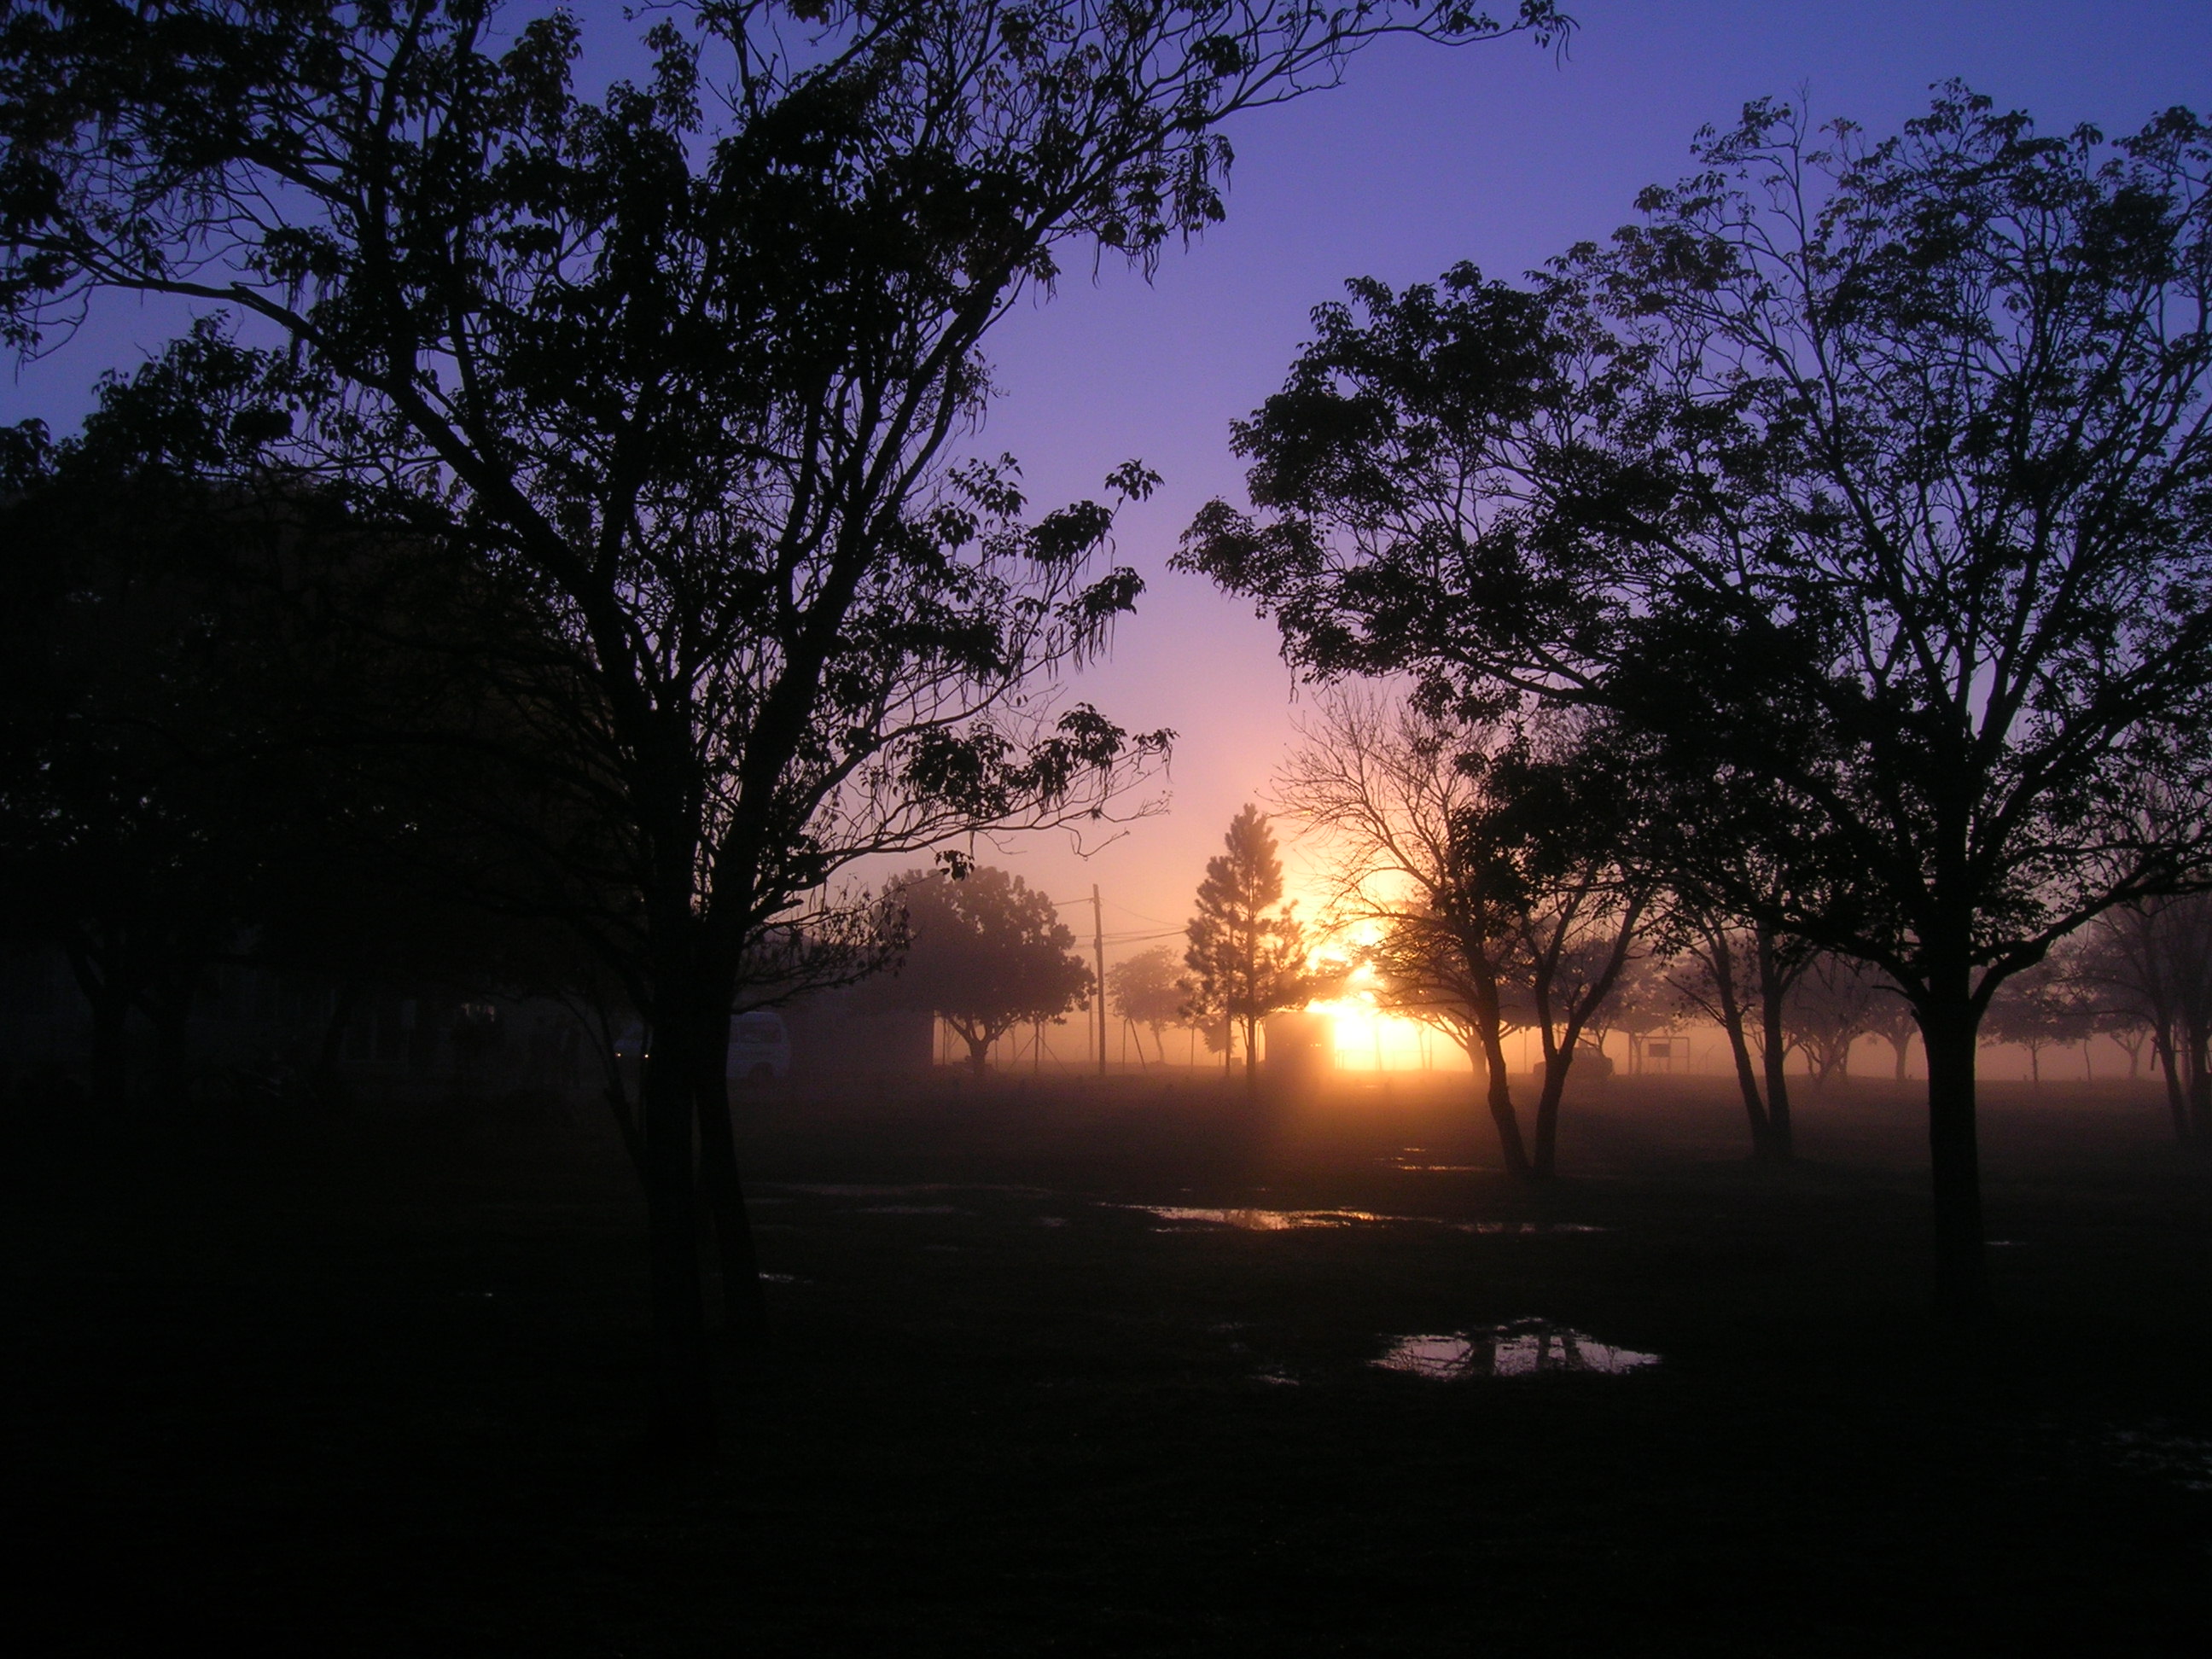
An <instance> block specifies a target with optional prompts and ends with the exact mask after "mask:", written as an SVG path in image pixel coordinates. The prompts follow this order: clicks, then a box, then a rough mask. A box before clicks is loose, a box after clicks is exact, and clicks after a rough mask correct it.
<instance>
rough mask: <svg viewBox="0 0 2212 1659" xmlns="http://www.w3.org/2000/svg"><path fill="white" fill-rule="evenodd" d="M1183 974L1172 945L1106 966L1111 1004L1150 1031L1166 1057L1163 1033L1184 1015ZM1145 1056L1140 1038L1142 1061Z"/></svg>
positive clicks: (1123, 1017)
mask: <svg viewBox="0 0 2212 1659" xmlns="http://www.w3.org/2000/svg"><path fill="white" fill-rule="evenodd" d="M1106 995H1107V1006H1109V1008H1111V1009H1112V1010H1113V1011H1114V1012H1115V1015H1116V1016H1118V1017H1119V1018H1121V1019H1123V1020H1125V1021H1127V1023H1128V1024H1132V1025H1141V1026H1143V1027H1144V1028H1145V1029H1146V1030H1148V1031H1150V1032H1151V1033H1152V1046H1153V1047H1154V1048H1158V1050H1159V1052H1160V1058H1161V1059H1162V1060H1165V1059H1166V1058H1167V1048H1166V1047H1165V1045H1164V1040H1163V1033H1164V1032H1165V1031H1166V1030H1167V1028H1168V1027H1169V1026H1170V1025H1174V1024H1179V1023H1180V1022H1181V1021H1182V1005H1183V1000H1184V996H1185V993H1184V991H1183V988H1182V963H1180V962H1179V961H1177V960H1176V951H1175V947H1174V946H1173V945H1154V946H1153V947H1152V949H1151V950H1149V951H1139V952H1138V953H1137V954H1136V955H1135V956H1133V957H1127V958H1126V959H1125V960H1123V961H1121V962H1117V963H1115V964H1114V965H1113V966H1112V967H1111V968H1109V969H1107V970H1106ZM1144 1057H1145V1050H1144V1045H1143V1044H1142V1043H1141V1042H1139V1044H1138V1046H1137V1059H1138V1060H1139V1063H1141V1062H1142V1061H1143V1060H1144Z"/></svg>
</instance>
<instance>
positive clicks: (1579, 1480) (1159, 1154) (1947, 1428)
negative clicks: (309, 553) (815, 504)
mask: <svg viewBox="0 0 2212 1659" xmlns="http://www.w3.org/2000/svg"><path fill="white" fill-rule="evenodd" d="M1462 1087H1463V1085H1462ZM1985 1099H1986V1109H1985V1147H1986V1158H1987V1164H1988V1184H1989V1192H1990V1237H1992V1239H1994V1240H2001V1241H2005V1242H2004V1243H2002V1245H2001V1246H2000V1247H1999V1248H1996V1249H1994V1250H1993V1252H1992V1261H1993V1264H1994V1271H1995V1273H1996V1284H1997V1291H1998V1296H1999V1298H2000V1303H2001V1307H2002V1312H2001V1315H2000V1316H1999V1317H1998V1319H1997V1320H1996V1322H1995V1323H1994V1325H1993V1326H1992V1327H1991V1328H1989V1329H1986V1330H1982V1331H1978V1332H1973V1333H1966V1334H1960V1333H1955V1332H1948V1331H1946V1330H1944V1329H1942V1328H1939V1327H1937V1326H1936V1325H1935V1324H1933V1323H1932V1322H1930V1321H1929V1319H1928V1318H1927V1317H1926V1316H1924V1313H1923V1309H1924V1305H1925V1301H1926V1281H1925V1273H1924V1269H1925V1260H1924V1258H1925V1251H1924V1248H1923V1245H1924V1237H1925V1233H1926V1230H1927V1221H1926V1214H1925V1201H1924V1197H1923V1176H1922V1174H1921V1166H1922V1158H1921V1155H1920V1139H1919V1134H1920V1131H1919V1119H1918V1115H1917V1103H1915V1102H1914V1101H1913V1100H1912V1099H1911V1097H1910V1096H1909V1095H1908V1094H1905V1093H1900V1092H1898V1091H1893V1089H1891V1088H1890V1087H1889V1086H1888V1085H1868V1084H1862V1085H1853V1087H1852V1088H1851V1089H1850V1090H1849V1091H1842V1092H1839V1093H1838V1095H1836V1096H1835V1097H1832V1098H1829V1099H1825V1100H1823V1099H1819V1098H1817V1097H1816V1098H1814V1099H1812V1100H1810V1101H1808V1102H1807V1103H1804V1104H1803V1105H1802V1117H1803V1125H1802V1153H1803V1158H1802V1163H1801V1164H1799V1165H1798V1166H1797V1167H1796V1168H1793V1169H1790V1170H1781V1171H1765V1170H1755V1169H1753V1167H1751V1166H1750V1165H1749V1164H1747V1162H1746V1161H1745V1159H1744V1157H1743V1133H1742V1128H1741V1122H1740V1120H1739V1118H1738V1117H1737V1116H1736V1115H1735V1112H1734V1111H1733V1110H1732V1109H1731V1108H1730V1106H1729V1101H1728V1098H1727V1096H1726V1094H1725V1092H1724V1091H1723V1087H1722V1085H1720V1083H1719V1082H1718V1081H1717V1080H1703V1079H1679V1080H1677V1079H1650V1080H1644V1081H1638V1080H1634V1079H1621V1080H1618V1081H1616V1082H1614V1083H1613V1084H1611V1085H1606V1086H1605V1087H1604V1088H1603V1089H1601V1090H1592V1091H1589V1092H1588V1093H1586V1094H1584V1095H1583V1096H1580V1097H1577V1098H1575V1099H1574V1100H1572V1101H1571V1103H1570V1107H1569V1112H1568V1118H1567V1127H1566V1132H1565V1141H1564V1146H1563V1165H1564V1169H1565V1175H1564V1177H1563V1178H1562V1179H1561V1180H1559V1181H1558V1182H1555V1183H1553V1185H1552V1186H1551V1187H1549V1188H1546V1189H1543V1190H1541V1191H1530V1190H1527V1189H1522V1188H1514V1187H1512V1186H1510V1185H1509V1184H1508V1183H1507V1182H1505V1181H1504V1179H1503V1178H1502V1177H1501V1176H1498V1174H1497V1173H1496V1172H1495V1169H1494V1158H1492V1156H1491V1155H1490V1152H1489V1148H1488V1146H1486V1143H1485V1139H1484V1132H1483V1130H1482V1127H1481V1125H1480V1122H1479V1121H1478V1120H1477V1119H1476V1118H1475V1116H1474V1114H1473V1113H1472V1111H1471V1110H1470V1108H1469V1104H1468V1101H1467V1100H1466V1099H1465V1097H1464V1096H1463V1094H1462V1093H1461V1092H1460V1091H1457V1090H1453V1089H1448V1088H1446V1087H1445V1086H1443V1084H1442V1082H1441V1081H1437V1082H1435V1083H1432V1084H1429V1085H1425V1084H1424V1081H1423V1079H1419V1077H1418V1076H1401V1077H1400V1078H1398V1079H1395V1080H1394V1082H1393V1084H1392V1085H1391V1086H1390V1087H1389V1088H1388V1089H1385V1088H1383V1087H1381V1086H1378V1085H1375V1084H1373V1083H1371V1082H1370V1083H1359V1082H1356V1081H1353V1080H1350V1079H1347V1080H1346V1081H1345V1082H1344V1083H1343V1084H1342V1085H1341V1086H1340V1089H1339V1091H1337V1092H1335V1093H1334V1094H1333V1095H1331V1096H1329V1097H1325V1098H1322V1099H1319V1100H1316V1101H1313V1102H1310V1103H1305V1104H1304V1105H1302V1106H1299V1107H1297V1108H1277V1109H1273V1110H1271V1111H1269V1112H1267V1113H1264V1114H1261V1115H1259V1116H1257V1117H1255V1116H1254V1115H1251V1114H1250V1113H1249V1112H1248V1111H1247V1110H1246V1109H1244V1108H1243V1106H1242V1105H1241V1104H1240V1103H1239V1097H1237V1095H1235V1094H1234V1093H1224V1092H1223V1091H1220V1090H1219V1088H1218V1085H1217V1084H1215V1083H1213V1082H1212V1081H1211V1080H1208V1079H1185V1080H1183V1081H1182V1082H1181V1083H1180V1084H1165V1083H1162V1082H1160V1081H1158V1079H1157V1076H1156V1077H1154V1078H1152V1079H1113V1080H1110V1081H1109V1082H1105V1083H1096V1082H1085V1083H1077V1082H1074V1081H1072V1080H1070V1081H1062V1082H1058V1083H1053V1082H1049V1081H1048V1082H1046V1083H1044V1084H1041V1085H1040V1084H1031V1085H1028V1086H1018V1085H1002V1086H1000V1087H997V1088H992V1089H987V1090H968V1089H963V1088H961V1087H958V1086H957V1085H952V1084H951V1083H945V1084H942V1085H933V1086H931V1087H928V1088H922V1089H916V1090H914V1091H910V1092H909V1093H908V1095H906V1096H902V1097H890V1098H883V1097H878V1098H874V1099H871V1100H867V1101H860V1100H856V1099H849V1098H836V1099H808V1098H804V1097H778V1098H769V1099H760V1100H755V1101H750V1102H747V1103H745V1104H744V1109H743V1123H742V1133H743V1137H744V1152H745V1157H746V1160H747V1166H748V1167H747V1174H748V1176H749V1178H750V1180H751V1181H752V1182H753V1185H752V1188H751V1193H752V1196H753V1199H754V1200H755V1201H756V1204H757V1209H756V1211H755V1218H756V1220H757V1222H758V1223H759V1224H760V1243H761V1247H762V1250H763V1257H764V1261H765V1264H766V1266H767V1267H768V1268H769V1271H770V1272H771V1273H774V1274H775V1275H776V1276H777V1277H776V1279H775V1282H774V1283H772V1285H770V1294H771V1299H772V1306H773V1311H774V1315H775V1326H776V1343H777V1350H776V1354H775V1358H774V1360H773V1362H772V1363H771V1364H770V1365H769V1367H768V1369H767V1370H766V1372H765V1374H763V1375H757V1376H732V1377H731V1378H730V1379H729V1384H728V1388H727V1390H726V1434H725V1439H726V1454H725V1455H724V1457H723V1458H722V1460H721V1461H720V1463H719V1464H718V1465H716V1466H715V1467H713V1468H708V1469H705V1470H702V1471H696V1472H692V1473H689V1474H665V1473H657V1472H655V1471H653V1469H652V1468H648V1467H647V1466H646V1465H644V1464H643V1463H641V1461H640V1460H639V1459H638V1458H637V1457H636V1456H635V1454H634V1446H635V1437H636V1435H637V1432H638V1430H639V1427H640V1424H641V1415H640V1407H641V1379H642V1375H643V1362H644V1357H645V1330H644V1324H643V1255H644V1251H643V1232H642V1224H641V1214H640V1206H639V1203H638V1200H637V1198H636V1195H635V1184H634V1182H632V1180H631V1177H630V1176H629V1170H628V1169H627V1167H626V1166H625V1165H624V1164H623V1162H622V1158H621V1154H620V1152H619V1150H618V1148H617V1145H616V1143H615V1141H614V1138H613V1136H612V1134H611V1131H610V1130H609V1129H608V1128H607V1127H606V1126H605V1125H603V1124H601V1123H600V1122H599V1121H597V1120H595V1119H586V1120H583V1121H575V1122H563V1121H561V1120H560V1119H559V1118H558V1117H557V1116H555V1115H548V1116H543V1117H537V1118H532V1117H527V1116H524V1115H517V1114H513V1113H511V1112H510V1113H506V1114H501V1113H500V1112H498V1111H496V1110H495V1109H489V1108H484V1107H480V1106H479V1107H462V1106H455V1107H453V1108H450V1109H443V1110H441V1111H439V1112H436V1113H428V1114H413V1115H406V1116H404V1117H400V1116H378V1115H370V1114H363V1115H352V1116H345V1117H340V1118H335V1119H331V1120H327V1121H313V1122H303V1121H295V1122H288V1123H275V1124H272V1123H261V1124H253V1125H248V1124H243V1123H232V1124H222V1125H201V1124H195V1125H191V1126H174V1127H172V1128H170V1129H169V1130H167V1131H166V1132H162V1133H156V1134H155V1135H154V1136H153V1137H152V1138H151V1139H149V1142H148V1143H147V1144H146V1145H145V1146H142V1147H141V1148H139V1149H138V1150H137V1151H136V1152H132V1153H131V1154H129V1155H125V1154H124V1153H122V1152H118V1151H117V1150H116V1149H115V1148H113V1147H112V1146H106V1147H92V1146H54V1145H51V1144H45V1143H43V1142H39V1141H38V1138H36V1137H31V1138H29V1139H28V1140H27V1143H26V1145H25V1146H23V1147H21V1148H19V1150H18V1152H17V1153H16V1154H15V1156H12V1157H11V1158H9V1173H8V1177H7V1182H8V1185H7V1191H6V1194H5V1197H6V1203H5V1215H4V1222H0V1226H4V1249H5V1258H4V1260H5V1282H6V1284H7V1287H8V1297H9V1311H8V1317H7V1323H6V1335H7V1361H6V1364H7V1388H8V1395H9V1409H8V1411H7V1413H6V1415H5V1422H6V1432H7V1447H6V1455H7V1460H8V1462H7V1468H8V1475H7V1480H6V1486H7V1491H8V1497H9V1505H10V1507H11V1509H13V1510H15V1512H16V1516H17V1518H16V1521H15V1524H14V1525H13V1526H12V1527H11V1528H10V1530H11V1533H12V1534H13V1536H14V1537H15V1540H16V1542H15V1544H14V1545H12V1546H10V1547H9V1549H8V1552H7V1555H6V1558H5V1559H7V1560H8V1562H9V1568H10V1570H11V1574H13V1575H17V1576H20V1579H21V1583H20V1584H19V1586H18V1587H17V1588H16V1589H15V1591H14V1592H13V1594H12V1595H11V1598H10V1601H11V1605H12V1607H14V1608H15V1610H16V1611H15V1613H13V1614H11V1623H12V1624H13V1625H14V1626H15V1628H16V1629H17V1630H18V1631H19V1632H21V1633H22V1634H24V1635H25V1636H27V1637H28V1638H29V1640H28V1642H27V1644H26V1645H21V1646H18V1645H15V1643H13V1642H11V1643H10V1644H9V1645H10V1647H11V1649H12V1650H13V1651H15V1652H19V1653H33V1652H35V1653H46V1652H55V1653H63V1652H83V1653H149V1654H150V1653H162V1652H167V1651H170V1650H184V1649H185V1648H187V1647H190V1648H191V1649H193V1650H204V1651H211V1652H224V1653H232V1654H235V1653H247V1652H276V1653H299V1654H337V1653H370V1654H417V1653H447V1652H453V1653H517V1654H549V1655H567V1654H579V1655H584V1654H590V1655H608V1656H614V1655H624V1656H644V1655H663V1654H665V1655H692V1654H699V1655H707V1654H752V1653H757V1654H808V1653H824V1652H876V1653H882V1654H885V1655H908V1654H917V1655H937V1654H944V1655H998V1654H1009V1655H1011V1654H1100V1655H1118V1654H1147V1655H1148V1654H1174V1655H1182V1654H1190V1655H1198V1654H1242V1653H1255V1654H1257V1653H1266V1654H1271V1655H1297V1654H1322V1653H1352V1654H1364V1653H1376V1654H1383V1653H1395V1652H1401V1651H1419V1652H1425V1653H1470V1654H1473V1653H1487V1652H1492V1651H1497V1652H1501V1653H1503V1652H1510V1653H1514V1654H1516V1655H1522V1654H1555V1653H1556V1654H1586V1653H1599V1652H1608V1653H1617V1654H1625V1655H1634V1654H1644V1653H1676V1652H1680V1653H1696V1654H1747V1655H1748V1654H1760V1655H1771V1654H1789V1655H1795V1654H1851V1655H1867V1654H1880V1655H1890V1654H1931V1655H1933V1654H1943V1655H1949V1654H1963V1653H1980V1652H2015V1653H2022V1654H2026V1653H2035V1652H2057V1651H2069V1652H2074V1653H2080V1654H2106V1653H2112V1654H2122V1653H2124V1654H2146V1653H2167V1652H2172V1653H2184V1652H2186V1653H2190V1654H2197V1653H2201V1652H2203V1651H2204V1650H2205V1645H2206V1643H2207V1641H2208V1638H2207V1636H2206V1633H2205V1632H2206V1626H2207V1622H2208V1620H2207V1615H2208V1611H2212V1605H2208V1604H2212V1393H2208V1383H2212V1318H2209V1317H2208V1316H2212V1164H2208V1163H2206V1162H2205V1161H2203V1159H2201V1158H2192V1157H2191V1156H2188V1155H2185V1154H2184V1153H2183V1152H2180V1151H2179V1150H2178V1149H2176V1148H2175V1147H2173V1146H2171V1145H2170V1144H2168V1142H2167V1140H2166V1130H2165V1127H2164V1117H2163V1113H2162V1111H2161V1109H2160V1107H2159V1105H2158V1103H2157V1102H2156V1101H2155V1100H2154V1097H2152V1096H2151V1095H2150V1094H2149V1093H2148V1091H2144V1092H2142V1094H2140V1095H2135V1094H2130V1093H2128V1092H2126V1091H2124V1090H2122V1089H2120V1088H2118V1087H2107V1088H2103V1089H2100V1091H2095V1092H2092V1091H2088V1090H2087V1089H2084V1088H2083V1087H2081V1085H2075V1086H2074V1087H2072V1088H2071V1089H2067V1088H2062V1087H2060V1086H2057V1085H2050V1086H2046V1087H2045V1089H2043V1090H2041V1091H2031V1090H2028V1089H2027V1088H2025V1087H2011V1086H1998V1087H1992V1088H1990V1089H1989V1090H1987V1091H1986V1095H1985ZM33 1143H35V1144H33ZM1144 1206H1151V1207H1144ZM1163 1210H1165V1211H1171V1212H1172V1211H1181V1212H1191V1211H1221V1212H1231V1211H1256V1212H1269V1213H1270V1214H1272V1215H1274V1216H1276V1217H1279V1218H1286V1217H1296V1216H1298V1215H1299V1212H1361V1213H1363V1214H1364V1215H1367V1216H1371V1217H1375V1218H1377V1219H1359V1218H1356V1217H1354V1216H1351V1215H1346V1214H1344V1213H1336V1214H1334V1215H1330V1216H1315V1215H1312V1214H1310V1213H1308V1214H1305V1215H1304V1217H1303V1219H1304V1221H1305V1222H1306V1223H1307V1224H1308V1225H1272V1224H1270V1223H1269V1222H1268V1219H1267V1216H1266V1215H1250V1214H1245V1215H1237V1216H1234V1217H1224V1218H1206V1217H1200V1216H1193V1215H1188V1214H1184V1215H1176V1214H1162V1213H1160V1211H1163ZM1240 1224H1242V1225H1240ZM1477 1224H1501V1225H1495V1226H1491V1225H1477ZM1524 1224H1525V1225H1524ZM1528 1320H1541V1321H1545V1322H1551V1323H1552V1325H1553V1327H1556V1328H1569V1329H1571V1330H1573V1331H1575V1332H1577V1333H1581V1334H1584V1335H1586V1336H1587V1337H1588V1338H1589V1339H1590V1340H1592V1342H1594V1343H1595V1344H1599V1345H1606V1346H1607V1347H1614V1348H1619V1349H1623V1350H1627V1351H1630V1352H1632V1353H1635V1354H1638V1355H1656V1356H1657V1363H1656V1364H1638V1365H1635V1366H1633V1367H1632V1369H1629V1370H1626V1372H1625V1373H1624V1374H1620V1375H1604V1374H1596V1373H1590V1372H1582V1373H1577V1372H1571V1371H1558V1370H1539V1371H1534V1372H1533V1373H1529V1374H1521V1375H1506V1376H1477V1377H1468V1378H1464V1379H1461V1380H1443V1379H1440V1378H1437V1377H1434V1376H1423V1375H1416V1374H1409V1373H1407V1372H1404V1371H1399V1370H1389V1369H1385V1368H1383V1367H1381V1366H1378V1365H1377V1364H1375V1363H1374V1362H1376V1360H1377V1359H1378V1358H1382V1357H1383V1356H1384V1355H1385V1354H1386V1353H1387V1352H1389V1350H1390V1348H1391V1345H1392V1344H1393V1343H1394V1342H1395V1340H1398V1339H1401V1338H1403V1337H1407V1336H1410V1335H1432V1336H1438V1337H1454V1338H1457V1337H1462V1336H1465V1335H1467V1334H1473V1335H1474V1337H1475V1338H1477V1339H1480V1337H1481V1336H1482V1335H1483V1334H1484V1333H1486V1332H1491V1331H1494V1330H1495V1329H1496V1328H1498V1327H1501V1326H1512V1325H1515V1323H1516V1322H1522V1321H1528ZM1528 1329H1529V1328H1528V1327H1525V1326H1523V1327H1520V1328H1519V1332H1520V1334H1522V1336H1523V1337H1524V1338H1525V1336H1526V1334H1527V1332H1528ZM1515 1334H1516V1333H1515V1332H1513V1331H1509V1332H1508V1333H1507V1340H1506V1344H1505V1348H1504V1350H1502V1352H1505V1353H1507V1354H1508V1356H1509V1358H1506V1359H1501V1360H1500V1361H1499V1362H1498V1363H1499V1364H1503V1365H1504V1366H1505V1368H1506V1369H1508V1370H1512V1369H1513V1368H1514V1367H1515V1366H1516V1365H1522V1364H1526V1363H1527V1362H1528V1356H1529V1355H1530V1354H1531V1352H1533V1346H1534V1345H1533V1344H1531V1343H1530V1342H1528V1341H1527V1340H1522V1341H1521V1342H1520V1343H1518V1344H1517V1345H1516V1343H1515V1342H1514V1340H1513V1338H1514V1336H1515ZM1435 1352H1439V1353H1447V1354H1448V1353H1451V1352H1459V1350H1457V1349H1452V1348H1443V1347H1439V1348H1437V1350H1435ZM1590 1352H1593V1353H1596V1352H1601V1350H1598V1349H1592V1350H1591V1351H1590ZM1511 1356H1518V1358H1512V1357H1511Z"/></svg>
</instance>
